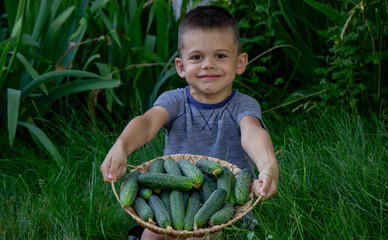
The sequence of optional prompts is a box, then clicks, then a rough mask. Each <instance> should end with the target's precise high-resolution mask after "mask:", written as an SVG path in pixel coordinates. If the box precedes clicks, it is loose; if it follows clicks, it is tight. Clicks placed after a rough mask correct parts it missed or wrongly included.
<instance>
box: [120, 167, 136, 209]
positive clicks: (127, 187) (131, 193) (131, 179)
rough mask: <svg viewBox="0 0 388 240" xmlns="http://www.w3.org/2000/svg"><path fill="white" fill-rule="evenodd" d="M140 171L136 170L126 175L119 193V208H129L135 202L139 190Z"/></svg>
mask: <svg viewBox="0 0 388 240" xmlns="http://www.w3.org/2000/svg"><path fill="white" fill-rule="evenodd" d="M140 174H141V173H140V171H138V170H136V171H133V172H131V173H129V174H128V176H127V177H126V178H125V180H124V183H123V187H122V188H121V191H120V203H121V206H124V207H129V206H131V205H132V203H133V201H135V198H136V195H137V191H138V190H139V184H138V181H137V179H138V177H139V175H140Z"/></svg>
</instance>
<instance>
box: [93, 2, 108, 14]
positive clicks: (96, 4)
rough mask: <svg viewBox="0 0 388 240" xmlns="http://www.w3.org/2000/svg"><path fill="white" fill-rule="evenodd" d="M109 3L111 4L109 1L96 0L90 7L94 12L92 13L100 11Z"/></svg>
mask: <svg viewBox="0 0 388 240" xmlns="http://www.w3.org/2000/svg"><path fill="white" fill-rule="evenodd" d="M108 2H109V0H96V1H94V2H93V3H92V6H91V7H90V11H92V13H94V12H95V11H97V10H98V9H100V8H102V7H103V6H104V5H105V4H106V3H108Z"/></svg>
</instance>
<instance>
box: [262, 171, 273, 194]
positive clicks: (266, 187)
mask: <svg viewBox="0 0 388 240" xmlns="http://www.w3.org/2000/svg"><path fill="white" fill-rule="evenodd" d="M271 183H272V178H271V177H270V176H267V175H264V176H263V186H262V187H261V189H260V194H261V195H263V197H264V198H267V194H268V191H269V189H270V186H271Z"/></svg>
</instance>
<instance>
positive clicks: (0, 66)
mask: <svg viewBox="0 0 388 240" xmlns="http://www.w3.org/2000/svg"><path fill="white" fill-rule="evenodd" d="M8 48H9V42H8V43H7V44H6V45H5V47H4V50H3V53H2V54H1V57H0V92H2V89H3V84H4V82H5V78H2V76H3V71H5V68H6V67H5V62H6V60H7V54H8ZM0 50H1V48H0Z"/></svg>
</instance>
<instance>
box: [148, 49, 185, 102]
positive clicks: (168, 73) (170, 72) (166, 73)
mask: <svg viewBox="0 0 388 240" xmlns="http://www.w3.org/2000/svg"><path fill="white" fill-rule="evenodd" d="M177 56H178V51H176V52H175V53H174V54H173V55H172V56H171V58H170V59H169V60H168V62H167V63H166V65H165V66H164V68H163V70H162V72H161V73H160V75H159V77H158V79H157V80H156V83H155V86H154V89H153V90H152V95H151V99H150V100H151V102H153V101H154V100H155V98H156V95H157V93H158V90H159V88H160V87H161V86H162V85H163V83H165V82H166V80H167V79H168V78H170V77H171V76H173V75H174V74H176V69H175V67H172V68H170V69H168V67H170V63H172V61H173V60H174V59H175V58H176V57H177Z"/></svg>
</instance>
